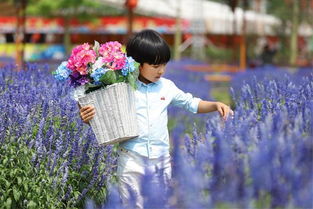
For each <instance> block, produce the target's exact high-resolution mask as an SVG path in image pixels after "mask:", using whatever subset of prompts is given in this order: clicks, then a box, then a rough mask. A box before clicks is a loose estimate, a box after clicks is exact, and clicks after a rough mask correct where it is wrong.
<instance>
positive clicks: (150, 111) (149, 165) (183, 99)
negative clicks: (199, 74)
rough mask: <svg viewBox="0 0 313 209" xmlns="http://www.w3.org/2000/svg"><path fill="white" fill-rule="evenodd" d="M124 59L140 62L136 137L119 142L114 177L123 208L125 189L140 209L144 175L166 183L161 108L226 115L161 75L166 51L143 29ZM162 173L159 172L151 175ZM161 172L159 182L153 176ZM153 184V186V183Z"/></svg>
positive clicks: (84, 112) (223, 108) (86, 113)
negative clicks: (116, 177) (147, 173)
mask: <svg viewBox="0 0 313 209" xmlns="http://www.w3.org/2000/svg"><path fill="white" fill-rule="evenodd" d="M126 51H127V56H131V57H132V58H133V59H134V60H135V61H136V62H138V63H140V67H139V72H140V73H139V77H138V79H137V89H136V91H135V97H136V116H137V122H138V127H139V136H138V137H136V138H134V139H130V140H128V141H125V142H122V143H120V150H119V159H118V168H117V175H118V178H119V191H120V195H121V198H122V201H123V203H124V204H125V205H127V202H128V201H129V199H130V194H129V189H131V190H132V191H131V192H132V193H133V194H134V195H135V198H136V206H137V208H143V198H142V191H141V184H140V180H141V178H142V177H143V176H144V174H145V172H146V171H149V173H155V175H156V178H154V179H155V180H156V181H158V180H160V179H163V180H165V181H168V180H169V179H170V178H171V164H170V153H169V150H170V144H169V134H168V129H167V107H168V105H170V104H173V105H176V106H179V107H183V108H184V109H186V110H188V111H190V112H193V113H208V112H213V111H218V112H219V114H220V115H221V117H222V118H223V119H224V120H226V119H227V117H228V115H229V114H233V112H232V110H231V109H230V108H229V107H228V106H227V105H225V104H223V103H221V102H210V101H203V100H201V99H199V98H194V97H193V96H192V95H191V94H190V93H184V92H183V91H181V90H180V89H178V88H177V87H176V85H175V84H174V83H173V82H172V81H170V80H168V79H165V78H162V75H163V74H164V72H165V66H166V64H167V62H168V61H169V60H170V49H169V46H168V44H167V43H166V41H165V40H164V39H163V38H162V37H161V36H160V34H159V33H157V32H156V31H153V30H143V31H141V32H139V33H137V34H135V35H134V36H133V37H132V38H131V39H130V40H129V42H128V44H127V47H126ZM95 114H96V113H95V109H94V107H93V106H91V105H88V106H84V107H82V108H81V109H80V116H81V118H82V120H83V121H84V122H85V123H88V122H89V120H91V119H92V118H93V117H94V115H95ZM160 170H162V172H157V171H160ZM160 173H162V175H163V176H162V177H161V178H160V177H159V176H158V177H157V175H159V174H160ZM156 183H158V182H156Z"/></svg>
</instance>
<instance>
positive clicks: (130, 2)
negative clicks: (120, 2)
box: [125, 0, 138, 9]
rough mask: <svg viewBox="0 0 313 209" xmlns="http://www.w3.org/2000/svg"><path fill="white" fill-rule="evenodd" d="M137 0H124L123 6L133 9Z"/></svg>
mask: <svg viewBox="0 0 313 209" xmlns="http://www.w3.org/2000/svg"><path fill="white" fill-rule="evenodd" d="M137 3H138V0H126V1H125V6H126V7H127V8H128V9H135V8H136V6H137Z"/></svg>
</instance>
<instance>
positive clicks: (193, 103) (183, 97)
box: [171, 82, 201, 113]
mask: <svg viewBox="0 0 313 209" xmlns="http://www.w3.org/2000/svg"><path fill="white" fill-rule="evenodd" d="M171 89H172V90H173V91H172V92H173V94H174V95H173V99H172V101H171V104H173V105H175V106H177V107H182V108H184V109H185V110H187V111H189V112H192V113H197V112H198V106H199V102H200V101H201V99H200V98H197V97H193V96H192V94H190V93H185V92H183V91H182V90H180V89H179V88H178V87H177V86H176V85H175V84H174V83H173V82H171Z"/></svg>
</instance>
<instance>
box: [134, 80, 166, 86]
mask: <svg viewBox="0 0 313 209" xmlns="http://www.w3.org/2000/svg"><path fill="white" fill-rule="evenodd" d="M160 80H161V79H159V80H158V81H156V82H154V83H149V84H145V83H143V82H141V81H140V80H139V79H137V81H136V83H137V86H138V87H139V86H145V87H148V86H154V85H158V84H159V83H160Z"/></svg>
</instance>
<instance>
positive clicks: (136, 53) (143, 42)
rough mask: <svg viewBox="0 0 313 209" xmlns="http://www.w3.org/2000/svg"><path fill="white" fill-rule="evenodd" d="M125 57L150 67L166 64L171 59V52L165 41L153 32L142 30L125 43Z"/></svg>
mask: <svg viewBox="0 0 313 209" xmlns="http://www.w3.org/2000/svg"><path fill="white" fill-rule="evenodd" d="M126 52H127V56H131V57H132V58H133V59H134V60H135V61H136V62H138V63H140V64H143V63H148V64H151V65H159V64H166V63H167V62H168V61H169V60H170V59H171V52H170V48H169V46H168V44H167V43H166V41H165V40H164V39H163V38H162V37H161V35H160V34H159V33H158V32H156V31H154V30H150V29H147V30H143V31H141V32H139V33H137V34H135V35H134V36H133V37H132V38H131V39H130V40H129V41H128V43H127V46H126Z"/></svg>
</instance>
